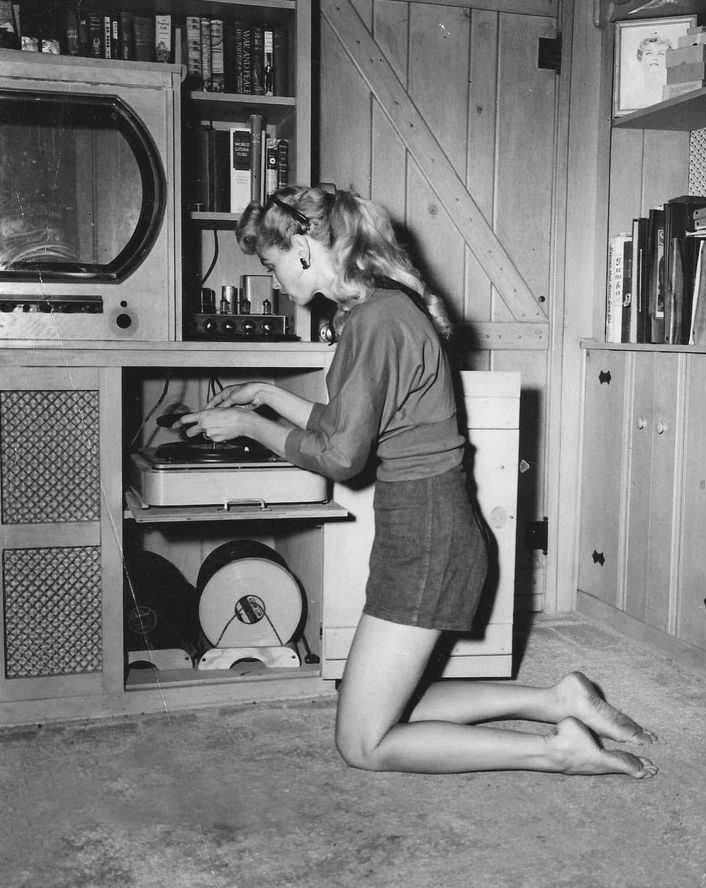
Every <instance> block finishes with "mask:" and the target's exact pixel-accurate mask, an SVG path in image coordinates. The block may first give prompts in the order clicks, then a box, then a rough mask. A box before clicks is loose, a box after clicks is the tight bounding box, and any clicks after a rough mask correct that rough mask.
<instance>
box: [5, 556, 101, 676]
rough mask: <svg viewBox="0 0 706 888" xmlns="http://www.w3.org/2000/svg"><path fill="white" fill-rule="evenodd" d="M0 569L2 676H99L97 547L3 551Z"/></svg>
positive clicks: (98, 577) (99, 564)
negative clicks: (0, 590) (0, 591)
mask: <svg viewBox="0 0 706 888" xmlns="http://www.w3.org/2000/svg"><path fill="white" fill-rule="evenodd" d="M2 567H3V588H4V613H5V627H4V628H5V676H6V678H33V677H39V676H50V675H67V674H73V673H82V672H99V671H100V670H101V666H102V659H103V655H102V649H103V644H102V629H101V625H102V621H101V615H102V604H101V600H102V596H101V556H100V547H98V546H74V547H67V548H46V549H6V550H5V552H4V553H3V565H2Z"/></svg>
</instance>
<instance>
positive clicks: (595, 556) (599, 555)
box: [591, 549, 605, 567]
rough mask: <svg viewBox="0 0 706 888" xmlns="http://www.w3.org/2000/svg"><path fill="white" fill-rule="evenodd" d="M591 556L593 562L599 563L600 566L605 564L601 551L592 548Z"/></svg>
mask: <svg viewBox="0 0 706 888" xmlns="http://www.w3.org/2000/svg"><path fill="white" fill-rule="evenodd" d="M591 558H593V563H594V564H600V565H601V567H603V565H604V564H605V555H604V554H603V553H602V552H596V550H595V549H594V550H593V554H592V555H591Z"/></svg>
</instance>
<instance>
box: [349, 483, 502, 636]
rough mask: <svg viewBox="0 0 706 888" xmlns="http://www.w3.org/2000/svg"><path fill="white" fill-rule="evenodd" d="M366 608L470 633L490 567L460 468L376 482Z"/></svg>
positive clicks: (375, 613) (386, 615)
mask: <svg viewBox="0 0 706 888" xmlns="http://www.w3.org/2000/svg"><path fill="white" fill-rule="evenodd" d="M373 502H374V512H375V539H374V540H373V547H372V551H371V553H370V575H369V578H368V583H367V586H366V590H365V607H364V608H363V611H364V613H366V614H370V615H371V616H373V617H379V618H380V619H383V620H391V621H392V622H395V623H404V624H406V625H408V626H421V627H424V628H427V629H442V630H451V631H454V632H468V631H469V630H470V628H471V623H472V621H473V616H474V614H475V612H476V609H477V607H478V603H479V600H480V597H481V593H482V591H483V585H484V583H485V578H486V574H487V569H488V553H487V547H486V541H485V537H484V534H483V531H482V530H481V526H480V522H479V520H478V518H477V517H476V512H475V509H474V508H473V507H472V505H471V500H470V498H469V493H468V489H467V486H466V474H465V471H464V469H463V467H462V466H458V467H457V468H455V469H451V470H450V471H448V472H445V473H444V474H442V475H435V476H433V477H431V478H422V479H419V480H414V481H377V482H376V484H375V495H374V501H373Z"/></svg>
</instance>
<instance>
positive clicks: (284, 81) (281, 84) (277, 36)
mask: <svg viewBox="0 0 706 888" xmlns="http://www.w3.org/2000/svg"><path fill="white" fill-rule="evenodd" d="M288 64H289V62H288V50H287V32H286V31H285V30H284V28H281V27H279V26H276V27H274V28H273V29H272V67H273V69H274V70H273V78H272V79H273V85H272V88H273V90H274V94H275V95H276V96H286V95H288V81H289V77H288V67H287V66H288Z"/></svg>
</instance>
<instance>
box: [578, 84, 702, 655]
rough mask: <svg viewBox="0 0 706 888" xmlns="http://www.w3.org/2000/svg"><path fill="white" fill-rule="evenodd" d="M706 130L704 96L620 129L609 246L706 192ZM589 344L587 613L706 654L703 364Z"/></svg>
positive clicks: (584, 538)
mask: <svg viewBox="0 0 706 888" xmlns="http://www.w3.org/2000/svg"><path fill="white" fill-rule="evenodd" d="M705 122H706V90H699V91H697V92H695V93H693V94H688V95H686V96H683V97H680V98H678V99H671V100H669V101H666V102H662V103H660V104H659V105H657V106H653V107H651V108H648V109H645V110H643V111H640V112H635V113H633V114H631V115H628V116H627V117H623V118H619V119H617V120H615V121H614V125H613V130H612V134H611V154H610V176H609V179H610V203H609V212H608V234H609V236H612V235H614V234H616V233H618V232H619V231H625V230H629V229H630V220H631V219H632V217H633V216H638V215H645V214H646V212H647V210H649V208H650V207H651V206H655V205H657V204H661V203H664V202H665V201H666V200H669V199H670V198H672V197H675V196H677V195H679V194H686V193H698V192H697V190H696V189H697V188H698V187H699V184H700V183H701V182H703V162H704V159H703V149H702V147H701V145H700V140H698V139H694V137H693V133H692V132H691V131H692V130H696V129H698V128H699V127H703V125H704V123H705ZM602 320H603V318H602V316H601V317H600V318H599V323H598V324H597V325H596V326H599V324H602ZM584 345H585V348H584V357H585V363H584V370H585V376H584V386H585V388H584V408H583V439H582V440H583V443H582V448H581V452H582V459H581V465H582V468H581V472H582V482H581V496H580V531H579V552H578V608H579V610H581V611H583V612H586V613H589V614H592V615H596V616H599V617H601V618H604V619H607V620H609V621H611V622H613V623H614V624H617V625H618V626H619V627H621V628H623V629H624V630H625V631H627V632H630V633H631V634H634V635H638V636H640V637H645V638H649V639H651V640H652V641H655V642H656V643H658V644H661V645H662V646H665V647H666V648H668V649H669V650H672V651H678V650H679V651H683V652H686V653H687V654H688V653H690V652H694V653H695V652H696V651H698V650H699V649H701V651H703V649H705V648H706V599H704V577H705V576H706V561H705V560H704V551H703V545H702V544H700V543H699V542H698V539H699V535H700V528H702V527H703V523H704V519H705V518H706V458H705V457H704V449H703V441H704V436H703V435H704V422H705V418H704V417H705V413H706V411H705V410H704V391H705V390H706V389H705V388H704V382H705V380H706V376H705V373H706V355H704V354H700V353H699V352H698V351H697V350H696V349H694V348H693V347H692V348H690V347H688V346H681V347H677V346H674V347H670V346H665V345H642V346H635V345H618V346H605V345H602V344H600V343H599V342H597V341H590V342H586V343H585V344H584ZM697 656H698V655H697ZM700 656H701V658H703V654H702V653H701V654H700Z"/></svg>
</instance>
